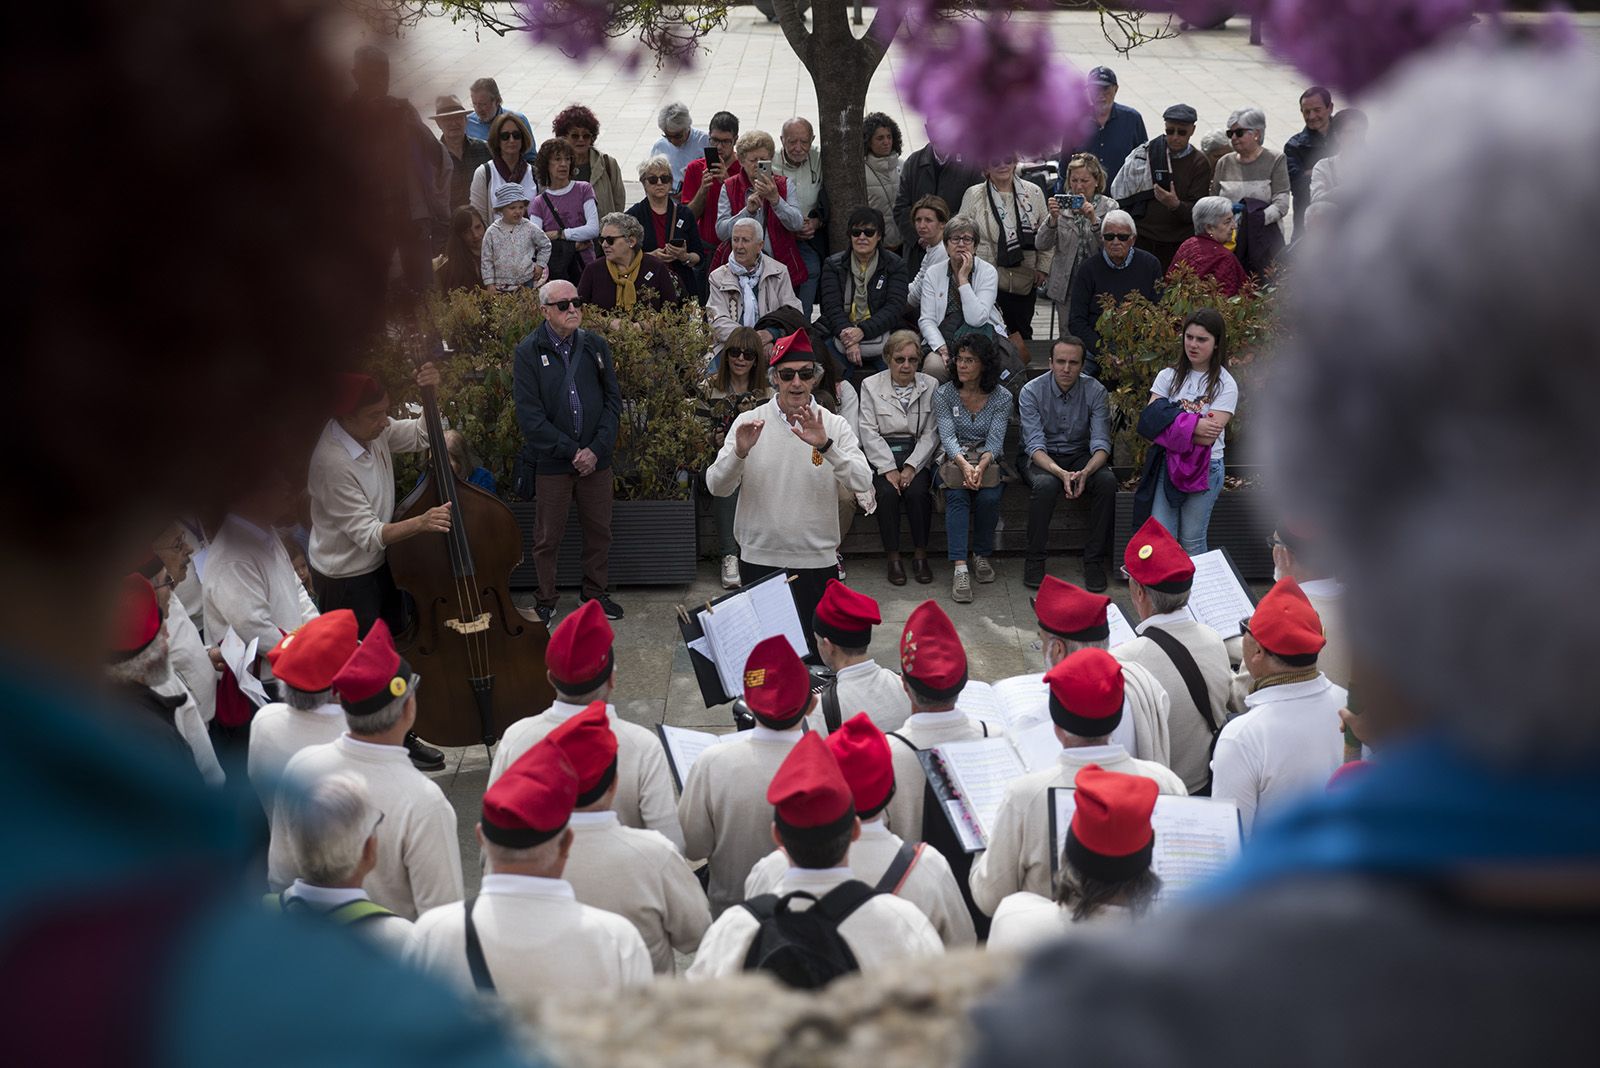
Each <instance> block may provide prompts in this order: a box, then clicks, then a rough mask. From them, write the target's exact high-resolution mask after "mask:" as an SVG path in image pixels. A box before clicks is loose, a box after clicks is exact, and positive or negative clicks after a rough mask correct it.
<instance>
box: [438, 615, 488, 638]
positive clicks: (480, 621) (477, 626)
mask: <svg viewBox="0 0 1600 1068" xmlns="http://www.w3.org/2000/svg"><path fill="white" fill-rule="evenodd" d="M444 625H445V626H447V627H449V628H450V629H451V630H453V631H455V632H456V633H457V634H482V633H483V632H484V631H486V630H488V629H489V613H488V612H479V613H478V616H477V618H476V619H468V620H460V619H447V620H445V621H444Z"/></svg>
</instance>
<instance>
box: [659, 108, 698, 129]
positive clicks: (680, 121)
mask: <svg viewBox="0 0 1600 1068" xmlns="http://www.w3.org/2000/svg"><path fill="white" fill-rule="evenodd" d="M693 125H694V120H693V119H691V118H689V105H688V104H685V103H684V102H683V101H681V100H674V101H673V102H672V103H670V104H668V105H666V106H665V107H663V108H662V109H661V112H660V114H658V115H657V116H656V126H657V127H658V128H659V129H660V130H661V132H662V133H673V132H675V131H677V130H687V129H689V128H690V127H691V126H693Z"/></svg>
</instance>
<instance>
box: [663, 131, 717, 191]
mask: <svg viewBox="0 0 1600 1068" xmlns="http://www.w3.org/2000/svg"><path fill="white" fill-rule="evenodd" d="M710 147H711V135H710V134H708V133H706V132H705V131H704V130H690V131H689V139H688V140H687V141H685V142H684V143H683V147H682V148H679V147H678V146H677V145H675V144H673V143H672V142H671V141H668V140H667V139H666V138H665V137H662V138H661V139H660V140H659V141H657V142H656V143H655V144H653V145H651V146H650V155H652V156H665V157H667V161H668V162H669V163H671V164H672V191H673V192H674V193H676V192H677V191H678V190H679V189H681V188H682V187H683V169H684V168H685V167H687V166H688V165H689V161H690V160H694V159H705V156H706V149H708V148H710Z"/></svg>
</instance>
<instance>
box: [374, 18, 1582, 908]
mask: <svg viewBox="0 0 1600 1068" xmlns="http://www.w3.org/2000/svg"><path fill="white" fill-rule="evenodd" d="M1019 17H1020V18H1023V19H1026V20H1029V21H1031V22H1034V23H1036V24H1038V26H1039V28H1040V30H1041V32H1047V33H1049V34H1050V35H1051V36H1052V38H1053V39H1054V41H1055V43H1056V47H1057V49H1058V50H1059V51H1060V53H1061V54H1062V55H1064V56H1065V57H1066V58H1067V59H1069V60H1070V61H1071V62H1072V63H1073V64H1074V65H1076V66H1077V67H1078V68H1079V69H1080V70H1087V69H1088V68H1090V67H1092V66H1095V65H1096V64H1102V63H1103V64H1106V65H1109V66H1111V67H1113V68H1114V69H1115V70H1116V71H1117V73H1118V75H1119V78H1120V80H1121V86H1122V87H1121V92H1120V95H1119V97H1118V99H1119V101H1120V102H1122V103H1125V104H1129V105H1132V106H1133V107H1135V108H1138V109H1139V110H1140V111H1141V112H1142V113H1143V114H1144V116H1145V122H1146V125H1147V127H1149V128H1150V130H1151V131H1152V135H1154V133H1155V132H1157V131H1158V130H1159V128H1160V115H1161V112H1162V110H1163V109H1164V108H1165V107H1167V106H1168V105H1170V104H1173V103H1176V102H1179V101H1182V102H1185V103H1188V104H1190V105H1192V106H1193V107H1194V108H1195V109H1196V110H1197V111H1198V112H1199V115H1200V122H1199V127H1198V128H1199V130H1200V132H1201V133H1204V132H1206V131H1210V130H1216V129H1221V128H1222V127H1223V125H1224V124H1225V122H1226V121H1227V117H1228V113H1229V112H1230V111H1231V110H1233V109H1234V108H1237V107H1241V106H1245V105H1256V106H1259V107H1261V108H1263V109H1264V110H1265V112H1266V115H1267V141H1268V143H1269V144H1272V145H1281V144H1282V142H1283V141H1284V140H1285V139H1286V138H1288V137H1289V136H1290V135H1291V134H1292V133H1294V132H1295V131H1296V130H1298V129H1299V128H1300V125H1301V123H1300V119H1299V111H1298V104H1297V101H1298V98H1299V94H1300V92H1301V91H1302V89H1303V88H1304V87H1305V85H1306V84H1307V83H1306V80H1305V78H1304V77H1303V76H1302V75H1300V74H1297V73H1296V72H1294V71H1293V70H1291V69H1290V68H1288V67H1286V66H1284V65H1282V64H1280V63H1277V62H1275V61H1274V60H1273V59H1272V58H1271V57H1270V56H1269V55H1268V53H1267V52H1266V50H1265V49H1263V48H1260V47H1254V46H1252V45H1250V43H1249V34H1248V26H1247V24H1246V23H1245V22H1244V21H1243V20H1237V19H1236V20H1234V21H1233V22H1232V23H1230V24H1229V26H1228V27H1227V28H1226V29H1224V30H1221V31H1208V32H1197V33H1187V34H1183V35H1181V36H1179V37H1177V38H1174V39H1170V40H1164V41H1158V42H1154V43H1151V44H1147V45H1143V46H1141V47H1139V48H1137V49H1135V50H1134V51H1133V52H1132V53H1131V54H1129V55H1127V56H1122V55H1119V54H1118V53H1117V52H1116V50H1115V49H1114V48H1113V47H1112V46H1111V45H1110V44H1109V43H1108V42H1107V41H1106V39H1105V37H1104V36H1103V35H1102V33H1101V29H1100V22H1099V19H1098V18H1097V17H1095V16H1093V15H1089V14H1083V13H1055V14H1048V15H1023V16H1019ZM870 19H871V13H870V10H869V11H868V15H867V20H868V21H870ZM1580 20H1581V25H1582V27H1583V30H1584V34H1583V36H1584V40H1585V45H1584V47H1586V48H1588V49H1590V50H1600V17H1596V16H1580ZM359 36H361V35H360V34H358V33H356V32H354V31H352V33H351V34H350V39H351V40H350V42H348V43H353V41H354V39H355V38H357V37H359ZM365 39H367V40H372V41H374V42H375V43H379V44H382V45H384V46H385V47H388V48H390V49H391V50H392V55H393V70H394V79H395V83H394V84H395V92H396V93H398V94H404V95H406V96H408V97H409V98H410V99H411V100H412V101H413V102H414V103H415V104H416V106H417V108H418V110H419V111H420V112H421V113H422V114H424V115H427V114H430V113H431V112H432V110H433V99H434V96H435V95H436V94H439V93H455V94H457V95H458V96H460V97H461V98H462V99H463V100H465V99H466V98H467V87H468V85H469V84H470V83H471V82H472V80H473V79H475V78H478V77H482V76H492V77H494V78H496V79H497V80H498V82H499V84H500V88H501V92H502V94H503V95H504V98H505V103H506V106H508V107H511V108H514V109H517V110H520V111H523V112H524V113H526V114H527V115H528V116H529V118H530V120H531V121H532V122H533V124H534V127H535V132H536V133H537V135H538V136H539V137H540V139H541V140H542V139H544V138H546V137H549V136H551V131H550V119H551V117H552V116H553V115H554V114H555V113H556V112H557V111H559V110H560V109H561V108H562V107H563V106H565V105H567V104H569V103H574V102H577V103H583V104H586V105H588V106H589V107H591V108H593V109H594V111H595V113H596V114H597V115H598V116H599V119H600V126H601V130H600V137H599V139H598V142H597V145H598V148H599V149H600V150H601V151H604V152H607V153H609V154H611V155H612V156H614V157H616V159H617V160H618V162H619V163H620V164H621V166H622V173H623V176H624V177H625V178H626V179H627V184H628V192H629V200H630V202H631V201H632V200H634V199H637V198H638V197H639V196H640V195H641V193H640V189H639V186H638V183H637V181H635V180H634V176H635V167H636V166H637V164H638V163H639V162H640V161H641V160H642V159H644V158H645V156H646V154H647V153H648V151H649V149H650V146H651V145H652V144H653V143H654V142H655V140H656V139H657V137H659V136H660V132H659V130H658V129H657V128H656V125H655V116H656V113H657V111H658V110H659V109H660V107H661V105H662V104H664V103H666V102H667V101H670V100H682V101H684V102H685V103H687V104H688V106H689V108H690V111H691V113H692V114H693V116H694V119H695V122H696V125H698V126H701V127H704V125H705V122H706V120H707V119H709V118H710V117H711V114H712V113H713V112H715V111H718V110H721V109H724V108H726V109H728V110H730V111H732V112H734V113H735V114H737V115H738V116H739V117H740V119H741V123H742V125H743V127H744V128H745V129H747V130H748V129H765V130H768V131H770V132H772V133H773V134H774V135H776V133H777V131H778V129H779V127H780V126H781V124H782V123H783V121H784V120H785V119H787V118H789V117H790V116H791V115H796V114H800V115H806V116H808V117H811V118H812V119H813V120H816V118H817V116H816V101H815V96H814V92H813V88H812V85H811V79H810V76H809V75H808V74H807V73H806V71H805V69H804V68H803V67H802V66H801V64H800V62H799V60H798V59H797V58H796V57H795V56H794V54H793V53H792V52H791V51H790V50H789V48H788V46H787V44H786V42H785V41H784V39H783V35H782V32H781V31H780V30H779V29H778V27H777V26H775V25H771V24H769V23H767V22H766V20H765V19H764V18H763V17H762V16H761V15H760V14H759V13H757V12H756V10H755V9H754V8H750V7H745V8H736V9H734V10H733V11H732V12H731V13H730V14H729V18H728V26H727V29H726V30H725V31H722V32H718V33H716V34H714V35H712V37H711V38H709V39H708V41H707V52H706V55H705V56H704V57H703V58H702V60H701V61H700V62H699V63H697V65H696V66H695V67H693V68H691V69H688V70H680V71H676V72H670V73H667V72H663V73H657V72H654V71H651V70H649V69H645V70H643V71H641V72H637V73H629V72H627V71H625V70H624V69H623V68H622V65H621V64H620V63H619V62H618V61H617V60H615V59H612V58H599V59H592V60H586V61H583V62H573V61H571V60H569V59H567V58H566V57H564V56H562V55H560V54H559V53H556V52H554V51H552V50H548V49H543V48H539V47H536V46H534V45H532V44H531V43H530V42H529V41H528V40H527V39H526V38H524V37H522V36H520V35H518V36H513V37H509V38H504V39H502V38H497V37H494V36H493V35H490V34H484V35H482V36H475V35H474V33H473V32H472V31H471V30H470V29H466V28H463V27H460V26H455V25H452V24H450V23H449V22H448V21H445V20H437V19H435V20H429V21H426V22H424V23H422V24H421V25H419V26H417V27H415V28H413V29H411V30H408V31H406V32H405V34H404V35H403V37H402V38H401V39H400V40H399V41H395V40H392V39H386V38H381V37H376V36H368V37H366V38H365ZM898 59H899V51H898V48H892V49H891V50H890V52H889V55H888V56H887V57H886V59H885V60H884V62H883V64H882V65H881V66H880V67H879V69H878V71H877V74H876V76H875V77H874V79H873V82H872V91H871V92H870V93H869V94H868V98H867V106H868V109H869V110H881V111H885V112H887V113H888V114H890V115H891V116H893V117H894V118H895V119H896V120H897V121H898V122H899V123H900V124H901V127H902V130H903V131H904V133H905V138H906V144H905V151H906V152H907V153H909V152H910V151H912V150H914V149H915V148H917V147H920V146H921V145H922V143H923V142H924V141H925V137H924V136H923V134H922V122H921V119H920V117H919V116H917V115H915V114H914V113H912V112H910V111H909V109H908V108H907V107H906V106H905V104H904V102H903V101H902V99H901V97H900V95H899V93H898V92H897V91H896V89H895V85H894V74H895V69H896V65H897V61H898ZM999 74H1000V72H997V76H998V75H999ZM1336 102H1337V103H1338V104H1341V105H1342V104H1344V103H1345V101H1343V100H1337V101H1336ZM1362 105H1363V106H1364V107H1368V108H1369V109H1370V110H1373V111H1375V112H1380V113H1381V108H1382V101H1381V99H1378V100H1371V101H1362ZM1012 118H1013V119H1014V120H1015V121H1017V122H1018V123H1025V122H1026V121H1027V116H1025V115H1021V116H1014V117H1012ZM818 125H819V126H820V125H821V123H820V122H819V123H818ZM1041 307H1043V308H1048V304H1047V302H1041ZM1042 325H1043V324H1042V323H1041V326H1042ZM856 522H857V524H867V525H868V526H870V524H871V523H872V520H871V519H870V518H867V517H857V519H856ZM858 529H860V528H859V527H858ZM995 563H996V570H997V571H998V579H997V581H996V582H995V583H994V584H993V585H990V586H977V587H976V593H977V596H976V599H975V601H974V603H972V604H970V605H958V604H954V603H952V602H951V601H950V599H949V584H950V578H949V576H950V571H949V565H948V564H947V563H945V562H944V561H936V564H935V581H934V583H933V584H932V585H929V586H920V585H917V584H916V583H910V584H908V585H906V586H903V587H898V588H897V587H893V586H890V585H889V584H888V583H887V581H886V580H885V578H884V573H883V564H882V561H881V560H879V559H872V558H862V559H852V560H851V561H850V584H851V585H852V586H854V587H855V588H857V589H860V590H862V591H864V592H866V593H868V594H870V595H871V596H873V597H875V598H877V599H878V601H879V603H880V605H881V606H882V609H883V613H884V621H883V625H882V626H881V627H880V628H878V630H877V635H876V639H875V641H874V649H873V651H874V653H875V654H876V655H877V657H878V658H879V659H880V660H881V661H883V662H884V663H887V664H889V665H891V666H895V665H896V658H897V639H898V636H899V633H900V630H901V628H902V627H903V625H904V623H905V620H906V617H907V616H908V615H909V614H910V612H911V610H912V609H913V608H915V607H916V605H917V604H919V603H920V602H921V601H922V600H923V599H925V598H927V597H936V598H938V599H939V602H940V604H941V605H943V606H944V608H945V609H946V611H948V612H949V613H950V614H951V617H952V618H953V619H954V621H955V623H956V626H957V628H958V629H959V631H960V633H961V635H962V638H963V640H964V642H965V643H966V647H967V651H968V655H969V658H970V663H971V673H972V676H973V677H974V678H979V679H997V678H1002V677H1005V676H1007V675H1013V674H1017V673H1020V672H1023V671H1028V670H1033V669H1036V668H1040V667H1041V663H1040V660H1039V654H1038V652H1037V651H1036V650H1035V649H1034V648H1033V642H1034V631H1033V616H1032V611H1031V609H1030V607H1029V594H1030V592H1031V591H1029V590H1027V589H1026V588H1025V587H1023V585H1022V581H1021V578H1022V561H1021V559H1020V558H1016V557H1013V558H1001V559H997V560H996V561H995ZM1050 570H1051V572H1052V573H1054V574H1057V575H1060V576H1061V577H1063V578H1066V579H1068V580H1070V581H1074V582H1076V581H1078V580H1079V577H1080V575H1079V565H1078V560H1077V559H1076V558H1075V557H1074V558H1068V559H1064V560H1058V559H1052V561H1051V565H1050ZM720 592H721V588H720V585H719V584H718V582H717V578H716V562H715V561H713V560H706V561H703V562H702V565H701V569H700V576H699V578H698V579H697V580H696V581H695V582H694V583H693V584H691V585H689V586H676V587H651V588H623V589H619V590H617V591H615V594H616V598H617V600H618V601H619V602H620V603H621V604H622V605H623V606H624V607H625V609H626V611H627V616H626V618H625V619H623V620H621V621H619V622H617V623H616V625H615V627H616V633H617V644H616V649H617V665H618V668H617V690H616V695H615V703H616V706H617V708H618V710H619V712H620V713H621V714H622V715H623V716H625V717H626V718H628V719H630V720H632V721H634V722H637V723H641V724H645V725H648V726H654V725H655V724H658V723H661V722H666V723H671V724H677V725H681V726H688V727H703V728H709V729H714V730H726V729H731V721H730V719H729V716H728V711H727V708H726V707H725V706H724V707H719V708H714V709H707V708H706V707H705V705H704V703H703V702H702V701H701V699H700V694H699V689H698V686H697V685H696V683H695V679H694V674H693V671H692V669H691V667H690V664H689V657H688V652H687V651H686V650H685V649H684V647H683V642H682V641H681V640H680V638H679V636H678V630H677V627H676V625H675V622H676V608H677V606H678V605H679V604H684V605H695V604H699V603H701V602H703V601H705V600H706V599H708V598H710V597H713V596H715V595H716V594H718V593H720ZM1109 592H1110V593H1111V594H1112V596H1113V598H1114V599H1115V600H1116V602H1117V603H1118V604H1119V605H1120V606H1121V607H1122V609H1123V611H1124V612H1125V613H1126V614H1128V615H1129V616H1130V618H1131V617H1132V616H1133V612H1132V606H1131V605H1130V604H1129V603H1128V600H1127V590H1126V587H1125V586H1124V585H1122V584H1121V583H1120V582H1113V585H1112V588H1111V590H1110V591H1109ZM1255 592H1256V594H1257V595H1259V594H1260V593H1261V592H1264V587H1257V589H1256V590H1255ZM575 606H576V595H575V593H573V592H568V593H567V594H566V600H565V601H564V603H563V604H562V606H561V610H562V611H569V610H571V609H572V608H574V607H575ZM524 607H530V608H531V600H525V601H524ZM533 711H536V710H534V709H530V710H529V712H533ZM487 768H488V758H487V756H486V754H485V753H484V750H483V749H482V747H475V748H471V749H463V750H453V751H451V752H450V766H449V768H448V769H447V770H446V771H444V772H441V773H439V774H438V775H437V776H435V777H436V778H437V779H438V780H439V781H440V783H441V785H443V786H444V787H445V788H446V790H447V792H448V793H449V795H450V799H451V801H452V803H453V804H454V805H455V808H456V811H457V813H458V814H459V817H460V820H461V826H462V849H463V857H464V860H465V862H466V870H467V881H468V886H469V892H470V891H471V889H472V888H474V887H476V885H477V880H478V867H479V865H478V862H477V845H476V842H475V841H474V840H473V836H472V826H473V824H474V823H475V822H476V820H477V815H478V809H479V802H480V800H481V797H482V792H483V788H484V785H485V779H486V775H487Z"/></svg>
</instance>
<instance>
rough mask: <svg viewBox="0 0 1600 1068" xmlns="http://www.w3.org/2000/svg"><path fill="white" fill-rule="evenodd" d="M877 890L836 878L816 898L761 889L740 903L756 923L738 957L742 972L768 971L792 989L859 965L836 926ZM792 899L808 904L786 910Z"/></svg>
mask: <svg viewBox="0 0 1600 1068" xmlns="http://www.w3.org/2000/svg"><path fill="white" fill-rule="evenodd" d="M877 893H878V891H876V890H874V889H873V888H872V887H870V886H868V885H867V884H866V883H863V882H860V881H859V880H856V879H851V880H850V881H849V882H844V883H840V884H839V885H838V886H836V887H834V888H833V889H832V890H829V891H828V892H827V893H826V894H824V895H822V897H820V898H818V897H817V896H816V895H815V894H809V893H807V892H806V891H804V890H796V891H794V892H793V893H790V894H785V895H784V896H783V897H781V898H780V897H779V896H778V895H777V894H762V895H761V896H760V897H754V898H751V899H750V900H749V901H746V902H745V903H744V905H743V906H742V907H743V908H744V909H745V910H746V911H748V912H749V913H750V915H752V916H754V917H755V918H756V921H757V922H758V923H759V924H760V925H761V926H760V928H759V929H758V930H757V931H756V934H755V937H754V938H752V939H751V940H750V951H749V952H748V953H746V954H745V957H744V970H745V971H747V972H756V971H761V972H770V973H772V974H773V975H775V976H777V978H778V979H779V980H780V981H781V982H782V983H783V984H784V985H785V986H791V987H794V988H795V989H797V990H819V989H821V988H822V987H825V986H827V985H828V984H829V983H830V982H832V981H833V980H834V979H837V978H838V977H839V976H841V975H849V974H850V973H851V972H857V971H860V970H861V966H860V965H859V964H857V963H856V955H855V954H854V953H852V952H850V947H849V946H848V945H846V944H845V940H844V937H843V936H842V935H840V934H839V925H840V924H841V923H843V922H844V921H845V920H846V919H847V918H848V917H849V916H850V914H851V913H853V912H855V910H856V909H858V908H860V907H861V906H862V905H865V904H866V903H867V902H868V901H870V900H872V898H873V897H875V896H877ZM796 898H805V899H807V900H809V901H811V902H812V904H811V907H810V908H806V909H791V908H790V907H789V903H790V902H792V901H794V900H795V899H796Z"/></svg>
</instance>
